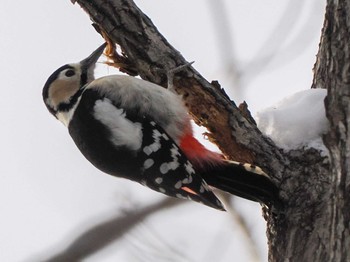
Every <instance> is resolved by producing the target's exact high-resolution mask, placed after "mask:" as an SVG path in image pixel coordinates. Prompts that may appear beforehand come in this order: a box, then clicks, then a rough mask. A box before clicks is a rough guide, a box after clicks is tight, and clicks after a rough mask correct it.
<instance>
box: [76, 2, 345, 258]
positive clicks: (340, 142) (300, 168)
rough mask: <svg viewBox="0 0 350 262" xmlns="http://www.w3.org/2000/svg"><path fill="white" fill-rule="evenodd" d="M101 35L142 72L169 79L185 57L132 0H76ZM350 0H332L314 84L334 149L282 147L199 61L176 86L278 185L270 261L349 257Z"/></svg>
mask: <svg viewBox="0 0 350 262" xmlns="http://www.w3.org/2000/svg"><path fill="white" fill-rule="evenodd" d="M74 2H77V3H78V4H79V5H80V6H81V7H82V8H83V9H84V10H85V11H86V12H87V13H88V15H89V16H90V18H91V19H92V21H93V22H94V23H96V24H97V26H98V28H99V30H100V31H101V33H102V35H104V36H105V37H106V38H108V39H110V40H111V41H112V42H113V43H116V44H118V45H119V46H120V47H121V49H122V54H121V55H122V56H123V59H125V61H128V63H127V64H129V65H132V67H133V68H132V70H133V72H137V73H138V74H139V75H140V76H141V77H142V78H143V79H146V80H149V81H151V82H154V83H157V84H160V85H162V86H166V74H165V73H164V72H165V71H167V70H169V69H173V68H175V67H177V66H180V65H183V64H185V63H186V60H185V58H183V57H182V56H181V54H180V53H179V52H178V51H177V50H175V49H174V48H173V47H172V46H171V45H170V44H169V43H168V42H167V40H166V39H165V38H164V37H163V36H162V35H161V34H160V33H159V32H158V30H157V28H156V27H155V26H154V25H153V23H152V22H151V20H150V19H149V18H148V17H147V16H146V15H145V14H143V13H142V12H141V10H139V9H138V8H137V7H136V6H135V4H134V3H133V1H131V0H90V1H88V0H77V1H74ZM349 17H350V13H349V0H347V1H345V0H342V1H335V0H329V1H328V7H327V14H326V20H325V24H324V28H323V32H322V39H321V44H320V50H319V54H318V57H317V63H316V65H315V78H314V83H313V87H316V86H317V87H327V88H328V92H329V94H328V96H327V99H326V109H327V117H328V119H329V120H330V123H331V130H330V132H329V134H328V135H327V136H326V138H325V142H326V144H327V147H328V148H329V150H330V156H331V157H330V161H329V158H328V156H324V155H321V154H320V152H318V151H316V150H314V149H306V148H304V149H299V150H294V151H291V152H288V153H286V152H283V151H282V150H281V149H279V148H278V147H277V146H276V145H275V144H274V143H273V142H272V141H271V140H270V139H268V138H266V137H265V136H263V135H262V133H261V132H260V131H259V130H258V128H257V127H256V125H255V124H254V121H252V119H250V116H249V113H247V112H248V111H247V110H246V109H243V113H242V112H241V111H240V110H239V108H237V107H236V105H235V103H234V102H232V101H230V99H228V97H227V95H226V94H225V92H224V91H223V90H222V89H221V88H220V86H219V85H217V84H210V83H209V82H208V81H207V80H205V79H204V78H203V77H202V76H201V75H200V74H199V73H198V72H197V71H196V70H195V69H194V68H193V67H189V68H186V69H184V70H183V71H181V72H180V73H179V74H177V75H176V77H175V79H174V86H175V89H176V91H177V92H178V93H179V94H181V95H182V96H183V99H184V101H185V103H186V105H187V107H188V109H189V111H190V113H191V114H192V116H193V118H194V120H195V121H196V122H197V123H198V124H199V125H203V126H205V127H207V128H208V130H209V131H210V139H211V140H213V141H214V142H215V143H216V144H217V145H218V146H219V148H220V149H221V150H222V152H223V153H224V154H225V155H226V156H227V157H229V158H230V159H233V160H236V161H245V162H250V163H254V164H257V165H259V166H261V167H262V168H263V169H264V170H265V171H266V172H267V173H268V174H269V175H270V176H271V177H272V178H273V180H274V181H275V182H276V184H278V185H279V187H280V197H281V199H282V201H283V202H284V206H276V207H275V208H274V210H273V211H274V212H271V210H265V212H264V216H265V219H266V221H267V228H268V230H267V237H268V244H269V260H270V261H298V262H299V261H350V257H349V256H350V255H349V253H350V252H349V251H347V249H348V248H349V247H350V243H349V241H350V238H349V210H350V209H349V194H346V193H348V192H349V184H350V182H349V176H348V173H349V171H348V169H349V164H350V163H349V161H350V158H349V155H350V154H349V153H350V150H349V149H350V148H349V143H350V140H349V138H348V133H347V130H349V129H348V128H349V127H348V125H349V124H348V121H347V118H348V114H349V110H350V106H349V105H350V104H349V101H348V99H349V82H350V74H349V68H350V57H349V47H350V45H349V43H350V41H349V40H350V39H349V37H350V34H349V28H350V27H349V23H350V19H349Z"/></svg>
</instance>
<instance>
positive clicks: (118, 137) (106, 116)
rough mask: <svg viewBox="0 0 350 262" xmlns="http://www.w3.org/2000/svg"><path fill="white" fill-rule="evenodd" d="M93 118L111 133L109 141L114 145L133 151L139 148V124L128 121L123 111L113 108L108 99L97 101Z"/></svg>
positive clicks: (140, 129) (140, 128)
mask: <svg viewBox="0 0 350 262" xmlns="http://www.w3.org/2000/svg"><path fill="white" fill-rule="evenodd" d="M93 116H94V117H95V119H96V120H98V121H100V122H101V123H102V124H104V125H105V126H106V127H107V128H108V129H109V130H110V131H111V133H112V137H111V138H110V140H111V142H112V143H113V144H114V145H116V146H127V147H128V148H130V149H131V150H135V151H137V150H139V149H140V148H141V145H142V126H141V123H138V122H132V121H130V120H128V119H127V118H126V114H125V112H124V110H123V109H119V108H117V107H115V106H114V105H113V104H112V102H111V100H109V99H108V98H104V99H103V100H97V101H96V103H95V106H94V112H93Z"/></svg>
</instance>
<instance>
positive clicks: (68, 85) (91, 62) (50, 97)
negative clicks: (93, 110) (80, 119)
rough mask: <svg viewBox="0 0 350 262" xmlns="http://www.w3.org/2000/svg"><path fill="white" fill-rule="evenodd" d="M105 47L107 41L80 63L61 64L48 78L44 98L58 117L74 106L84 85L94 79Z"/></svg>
mask: <svg viewBox="0 0 350 262" xmlns="http://www.w3.org/2000/svg"><path fill="white" fill-rule="evenodd" d="M105 47H106V43H104V44H103V45H101V46H100V47H99V48H97V49H96V50H95V51H94V52H93V53H92V54H91V55H89V56H88V57H87V58H85V59H84V60H82V61H80V62H79V63H73V64H67V65H64V66H61V67H60V68H58V69H57V70H56V71H55V72H53V73H52V75H51V76H50V77H49V78H48V79H47V81H46V83H45V86H44V88H43V99H44V103H45V105H46V107H47V109H48V110H49V111H50V113H52V114H53V115H54V116H55V117H56V118H58V114H59V113H62V112H67V111H69V110H70V109H71V108H73V107H74V105H75V104H76V103H77V101H78V99H79V97H80V96H81V94H82V91H83V90H84V86H86V85H87V84H89V83H90V82H92V81H93V80H94V69H95V64H96V62H97V60H98V59H99V57H100V56H101V54H102V53H103V50H104V49H105Z"/></svg>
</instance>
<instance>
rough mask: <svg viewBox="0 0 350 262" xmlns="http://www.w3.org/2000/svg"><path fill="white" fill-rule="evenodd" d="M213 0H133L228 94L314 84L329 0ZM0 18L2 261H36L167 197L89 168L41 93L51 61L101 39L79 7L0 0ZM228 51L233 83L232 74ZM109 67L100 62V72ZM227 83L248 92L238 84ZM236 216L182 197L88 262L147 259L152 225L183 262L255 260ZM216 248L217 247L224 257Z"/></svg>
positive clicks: (266, 100) (250, 95) (270, 92)
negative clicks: (220, 3) (220, 11)
mask: <svg viewBox="0 0 350 262" xmlns="http://www.w3.org/2000/svg"><path fill="white" fill-rule="evenodd" d="M216 1H217V0H211V1H210V0H207V1H203V0H192V1H187V0H177V1H170V0H148V1H147V0H144V1H141V0H138V1H136V2H137V3H138V5H139V7H140V8H141V9H142V10H143V11H144V12H145V13H146V14H147V15H148V16H149V17H150V18H151V19H152V20H153V22H154V23H155V24H156V26H157V27H158V29H159V30H160V32H162V33H163V34H164V36H165V37H166V38H167V39H168V41H169V42H170V43H171V44H172V45H173V46H175V47H176V48H177V49H178V50H179V51H180V52H181V53H182V54H183V55H184V56H185V58H186V59H187V60H188V61H193V60H194V61H195V64H194V67H195V68H196V69H197V70H198V71H199V72H201V73H202V74H203V75H204V76H205V77H206V78H207V79H208V80H209V81H211V80H214V79H215V80H219V81H220V83H221V85H222V87H223V88H225V90H226V91H227V92H228V93H229V94H230V95H231V97H232V98H236V99H239V100H236V101H235V102H237V103H239V102H241V100H243V99H244V100H246V101H247V102H248V104H249V107H250V108H251V109H252V111H253V112H256V111H257V110H259V109H261V108H264V107H267V106H269V105H271V104H272V103H274V102H277V101H278V100H280V99H281V98H282V97H284V96H286V95H289V94H292V93H294V92H296V91H299V90H304V89H308V88H310V85H311V80H312V67H313V64H314V62H315V55H316V53H317V48H318V42H319V37H320V31H321V27H322V23H323V16H324V15H323V13H324V7H325V0H322V1H320V0H310V1H293V0H226V1H224V3H225V8H224V13H225V14H226V15H227V17H226V18H225V17H224V16H222V15H215V14H213V10H216V9H217V5H215V3H216ZM299 2H300V3H299ZM0 19H1V23H0V33H1V41H0V58H1V59H0V72H1V77H2V87H1V91H2V96H1V98H2V102H1V104H0V109H1V112H2V116H1V119H2V128H1V129H0V134H1V135H0V145H1V150H0V154H1V158H0V159H1V166H0V174H1V183H0V208H1V218H0V220H1V223H0V232H1V234H0V247H1V251H0V261H7V262H12V261H39V260H43V259H45V258H48V257H49V255H50V254H53V253H55V252H59V251H60V249H61V248H63V247H64V246H63V245H64V244H68V243H69V239H72V238H74V237H75V236H77V235H79V233H80V232H83V231H84V229H85V228H88V227H89V224H91V223H94V222H97V221H100V220H103V219H104V218H106V217H111V216H113V215H115V214H118V212H119V211H120V210H124V209H126V208H130V205H134V206H142V205H143V204H147V203H150V202H154V201H157V200H159V199H162V197H163V196H161V195H160V194H157V193H154V192H152V191H150V190H149V189H146V188H143V187H141V186H139V185H138V184H135V183H131V182H129V181H124V180H121V179H117V178H113V177H110V176H108V175H105V174H102V173H101V172H100V171H98V170H96V169H95V168H94V167H93V166H92V165H91V164H90V163H88V162H87V161H86V160H85V159H84V158H83V156H82V155H81V154H80V152H79V151H78V150H77V149H76V147H75V145H74V144H73V142H72V141H71V139H70V137H69V135H68V132H67V130H66V129H65V127H64V126H63V125H62V124H60V123H59V122H58V121H56V120H55V119H54V118H53V117H52V116H51V115H50V114H49V113H48V112H47V110H46V108H45V106H44V104H43V102H42V97H41V91H42V87H43V85H44V83H45V81H46V79H47V78H48V76H49V75H50V74H51V73H52V72H53V71H54V70H55V69H57V68H58V67H59V66H61V65H63V64H66V63H69V62H76V61H80V60H81V59H83V58H85V57H86V56H88V55H89V54H90V53H91V52H92V51H93V50H94V49H95V48H96V47H98V46H99V45H100V44H101V43H102V39H101V37H100V36H99V35H98V34H97V33H96V32H95V30H94V29H93V28H92V27H91V26H90V24H91V21H90V20H89V18H88V16H87V15H86V14H85V13H84V12H83V11H82V10H81V9H80V7H79V6H78V5H75V6H73V5H72V4H71V2H70V1H69V0H65V1H47V0H37V1H25V0H22V1H21V0H20V1H12V0H3V1H2V4H1V9H0ZM213 19H214V20H213ZM226 21H228V22H229V25H227V24H225V22H226ZM223 24H224V25H226V26H225V27H224V28H223V27H222V26H221V28H222V30H221V31H220V30H218V27H220V25H223ZM222 35H224V37H225V38H224V39H222V38H220V39H218V37H219V36H222ZM232 61H234V62H235V63H236V66H237V65H238V69H239V73H240V76H241V79H240V82H237V81H234V80H233V79H232V77H230V75H232V74H227V72H228V67H229V66H232ZM261 65H263V66H261ZM113 72H114V70H113V69H109V68H107V67H106V66H99V68H98V75H106V74H111V73H113ZM234 83H236V85H237V83H240V85H241V86H242V87H244V88H245V89H244V90H245V91H244V92H243V91H242V90H240V91H237V90H236V91H235V90H234ZM237 206H238V208H239V210H241V212H242V213H243V214H244V215H245V216H246V217H247V220H248V224H249V225H250V227H251V228H252V231H253V235H254V238H255V239H256V242H257V245H258V247H259V252H260V255H261V257H262V258H263V259H265V260H266V256H267V255H266V254H267V253H266V252H267V251H266V243H265V229H264V221H263V219H262V218H261V210H260V208H259V206H258V205H257V204H255V203H251V202H249V201H244V200H243V201H237ZM232 221H233V220H232V218H231V217H230V215H229V214H227V213H224V212H218V211H216V210H211V209H209V208H207V207H205V206H202V205H199V204H192V203H190V204H186V205H182V206H181V207H179V208H176V209H174V210H169V211H167V212H163V213H162V214H158V215H156V216H154V217H152V218H151V219H148V220H146V221H144V223H143V225H142V226H140V227H138V228H137V229H135V230H133V231H132V232H131V233H130V234H129V235H128V236H126V237H125V239H126V241H124V242H123V243H120V242H118V243H114V244H112V245H110V246H109V247H108V248H106V249H105V250H103V251H102V252H100V253H99V254H96V255H94V256H92V257H91V258H89V259H87V260H86V261H91V262H94V261H146V260H142V259H141V258H139V257H137V256H136V255H133V254H132V253H135V250H136V249H138V247H140V242H141V243H142V241H145V242H149V241H150V242H154V241H156V240H154V238H155V236H159V237H158V238H157V239H158V241H159V239H163V240H164V241H162V242H166V244H167V245H166V246H165V244H164V243H157V244H156V245H158V246H160V248H164V250H165V251H166V250H167V247H169V246H170V247H173V248H174V249H175V250H181V252H182V253H183V254H185V256H186V257H188V259H187V260H184V261H194V262H206V261H208V262H209V261H214V259H215V261H216V262H218V261H222V262H226V261H232V259H234V260H235V261H243V262H245V261H251V259H252V257H251V255H250V254H249V249H247V248H246V247H245V244H246V242H245V240H244V239H242V237H241V234H240V231H239V230H240V229H239V227H237V226H236V225H235V224H234V221H233V222H232ZM143 239H144V240H143ZM141 246H142V245H141ZM146 247H147V245H146ZM144 248H145V247H144ZM220 248H221V249H220ZM213 249H216V250H218V249H219V251H220V257H221V260H220V259H219V257H218V256H217V255H218V253H215V252H214V251H213V252H211V250H213ZM219 251H217V252H219ZM159 261H162V260H159Z"/></svg>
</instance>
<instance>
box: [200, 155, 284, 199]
mask: <svg viewBox="0 0 350 262" xmlns="http://www.w3.org/2000/svg"><path fill="white" fill-rule="evenodd" d="M200 175H201V176H202V178H203V179H204V180H205V181H206V182H207V183H208V184H209V185H210V186H213V187H215V188H218V189H220V190H223V191H226V192H228V193H231V194H234V195H237V196H240V197H243V198H245V199H248V200H252V201H257V202H260V203H264V204H265V205H268V206H270V205H272V204H274V202H277V201H278V188H277V187H276V186H275V185H274V184H273V183H272V181H271V180H270V178H269V177H268V176H267V175H266V174H265V173H264V172H263V171H262V170H261V169H260V168H259V167H256V166H253V165H250V164H242V163H238V162H233V161H223V162H222V164H219V165H215V166H211V167H210V168H209V169H207V170H205V171H203V172H202V173H201V174H200Z"/></svg>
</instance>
